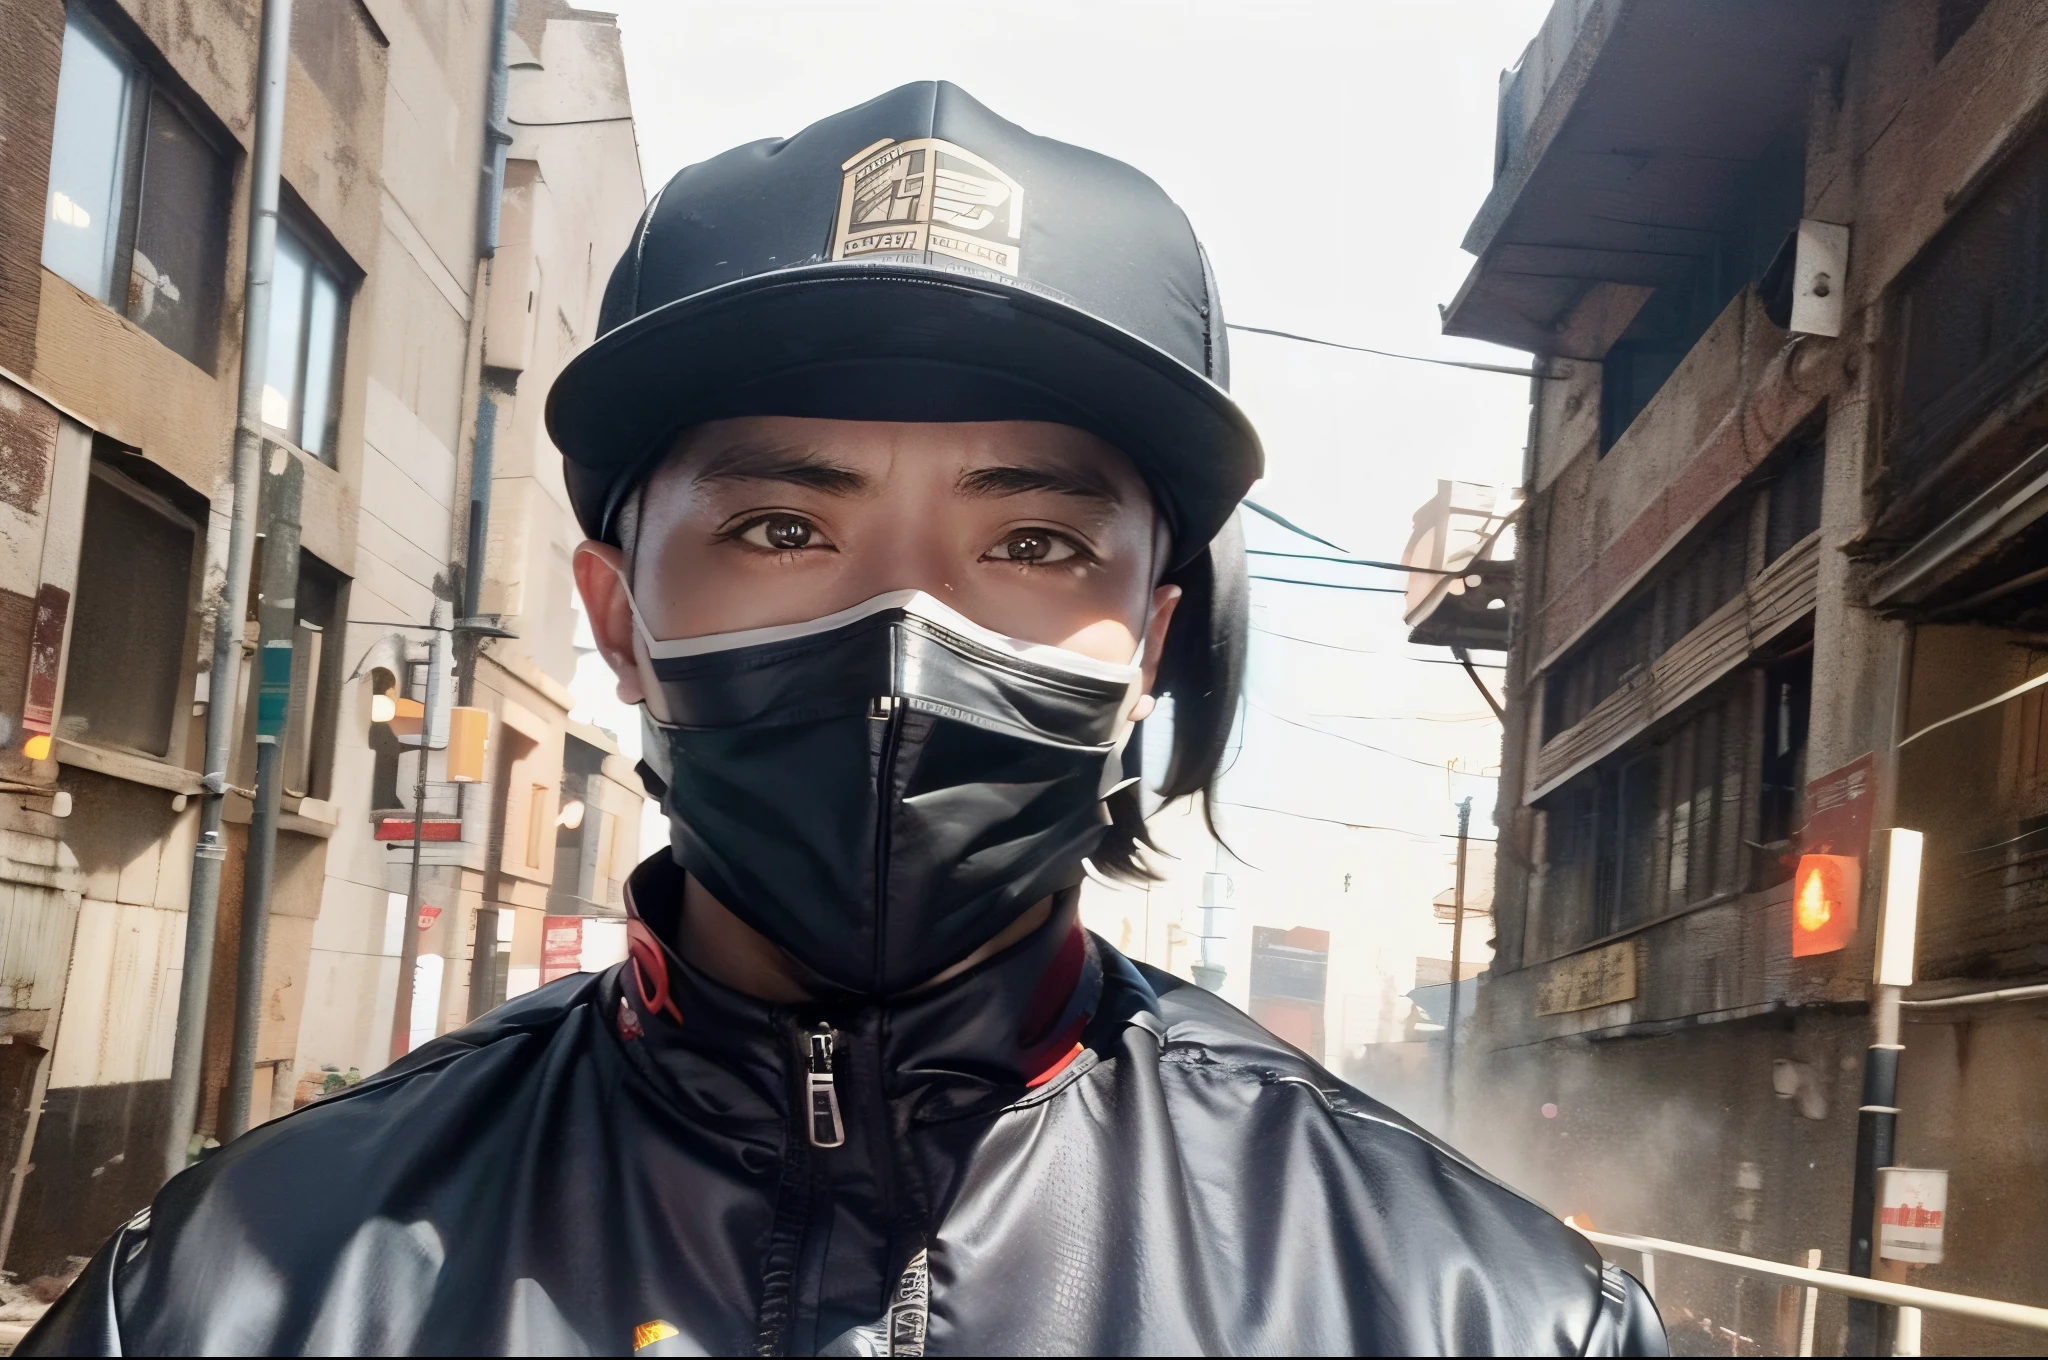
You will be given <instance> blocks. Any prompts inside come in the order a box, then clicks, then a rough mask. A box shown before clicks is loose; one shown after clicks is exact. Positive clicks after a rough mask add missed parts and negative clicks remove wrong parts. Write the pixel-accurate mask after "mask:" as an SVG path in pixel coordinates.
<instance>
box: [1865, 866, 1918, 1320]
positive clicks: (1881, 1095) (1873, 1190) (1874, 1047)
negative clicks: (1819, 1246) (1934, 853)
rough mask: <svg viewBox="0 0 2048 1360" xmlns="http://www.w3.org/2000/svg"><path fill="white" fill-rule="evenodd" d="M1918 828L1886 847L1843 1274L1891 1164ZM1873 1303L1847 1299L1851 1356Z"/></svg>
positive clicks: (1873, 1315)
mask: <svg viewBox="0 0 2048 1360" xmlns="http://www.w3.org/2000/svg"><path fill="white" fill-rule="evenodd" d="M1922 848H1923V838H1922V836H1921V834H1920V833H1919V832H1918V831H1908V830H1906V829H1904V828H1903V827H1894V828H1893V829H1892V832H1891V837H1890V843H1889V844H1888V845H1887V846H1886V847H1885V873H1884V905H1883V908H1882V910H1881V912H1880V914H1879V916H1878V922H1877V970H1876V977H1875V978H1874V983H1875V988H1874V991H1873V993H1872V995H1871V1001H1870V1015H1871V1039H1870V1049H1869V1052H1868V1053H1867V1055H1866V1056H1865V1058H1864V1060H1863V1105H1862V1107H1861V1108H1860V1109H1859V1110H1858V1111H1857V1115H1856V1177H1855V1181H1854V1184H1853V1187H1852V1189H1851V1191H1850V1210H1849V1212H1850V1221H1849V1273H1850V1274H1851V1275H1863V1276H1868V1275H1869V1274H1870V1273H1871V1267H1872V1264H1873V1262H1874V1257H1875V1252H1874V1251H1873V1250H1872V1244H1873V1240H1874V1239H1875V1238H1876V1236H1877V1173H1878V1168H1879V1167H1884V1166H1890V1165H1891V1164H1892V1149H1893V1142H1894V1139H1895V1137H1896V1135H1897V1132H1898V1123H1899V1108H1898V1099H1899V1055H1900V1054H1902V1053H1904V1052H1905V1045H1904V1044H1901V1043H1900V1042H1899V997H1900V993H1902V992H1903V991H1904V990H1905V989H1906V988H1908V987H1910V986H1912V985H1913V945H1914V940H1915V937H1916V935H1917V933H1918V924H1919V919H1920V857H1921V851H1922ZM1878 1307H1879V1305H1877V1304H1875V1303H1872V1302H1870V1301H1869V1300H1867V1299H1852V1300H1850V1302H1849V1345H1848V1353H1849V1354H1850V1355H1876V1354H1877V1349H1878V1348H1877V1334H1878V1317H1879V1314H1878Z"/></svg>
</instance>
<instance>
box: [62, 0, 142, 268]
mask: <svg viewBox="0 0 2048 1360" xmlns="http://www.w3.org/2000/svg"><path fill="white" fill-rule="evenodd" d="M135 86H136V78H135V70H134V68H133V67H132V66H130V65H129V64H128V60H127V58H126V57H123V56H122V55H121V54H120V53H119V52H118V51H116V50H115V49H114V48H113V47H112V46H110V45H109V44H108V43H107V41H106V39H105V38H103V37H101V36H100V34H99V33H98V32H97V31H95V30H94V29H93V28H92V27H91V26H90V25H89V24H82V23H80V22H78V21H77V19H76V18H75V17H74V18H73V19H72V20H70V21H69V22H67V23H66V24H65V26H64V57H63V65H62V67H61V68H60V69H59V71H58V74H57V127H56V134H55V136H54V137H52V138H51V142H50V195H49V201H48V216H46V217H45V218H44V220H43V264H44V266H45V267H46V268H48V269H49V270H50V271H51V272H52V273H55V274H59V275H61V276H63V277H64V278H66V279H68V280H70V281H71V282H72V283H73V284H75V285H77V286H78V287H79V288H81V289H83V290H84V291H85V292H88V293H90V294H92V295H93V296H94V297H96V298H98V299H99V300H100V301H102V302H107V301H110V300H112V298H113V295H114V289H113V285H114V265H115V255H116V254H117V251H118V247H119V243H120V227H121V200H122V196H123V193H124V189H125V185H126V183H127V159H128V155H127V152H128V120H129V117H130V105H131V104H132V103H133V101H134V97H135Z"/></svg>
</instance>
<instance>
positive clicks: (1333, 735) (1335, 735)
mask: <svg viewBox="0 0 2048 1360" xmlns="http://www.w3.org/2000/svg"><path fill="white" fill-rule="evenodd" d="M1245 702H1246V703H1247V704H1249V705H1250V706H1251V707H1253V708H1256V709H1257V710H1259V712H1261V713H1264V714H1265V715H1266V716H1267V717H1269V718H1272V719H1274V720H1275V721H1277V722H1284V723H1286V724H1287V725H1288V726H1289V727H1299V728H1300V729H1302V730H1303V731H1304V732H1314V733H1316V734H1317V735H1318V736H1324V737H1329V738H1330V739H1331V740H1333V741H1342V742H1349V743H1350V744H1351V745H1353V746H1363V747H1364V748H1365V749H1366V750H1368V751H1377V752H1379V753H1380V754H1381V755H1383V756H1392V757H1393V758H1394V759H1396V760H1405V761H1407V762H1408V763H1409V764H1411V765H1422V766H1426V767H1427V768H1429V769H1432V770H1441V769H1443V768H1444V767H1443V766H1442V765H1441V764H1439V763H1437V762H1436V761H1434V760H1424V759H1422V758H1421V757H1420V756H1411V755H1404V754H1403V753H1401V752H1400V751H1389V750H1388V749H1387V748H1386V747H1384V746H1375V745H1373V744H1372V743H1371V742H1369V741H1360V740H1359V739H1358V738H1356V737H1347V736H1345V735H1344V734H1343V733H1342V732H1332V731H1331V730H1330V729H1329V728H1327V727H1317V726H1316V725H1315V724H1314V723H1305V722H1298V721H1296V720H1295V719H1293V718H1290V717H1288V716H1287V715H1286V714H1284V713H1280V712H1278V711H1276V710H1274V709H1270V708H1267V707H1266V706H1265V705H1264V704H1262V703H1260V702H1258V701H1257V700H1256V699H1247V700H1246V701H1245ZM1471 777H1472V778H1474V779H1498V778H1500V776H1499V775H1497V774H1474V775H1472V776H1471Z"/></svg>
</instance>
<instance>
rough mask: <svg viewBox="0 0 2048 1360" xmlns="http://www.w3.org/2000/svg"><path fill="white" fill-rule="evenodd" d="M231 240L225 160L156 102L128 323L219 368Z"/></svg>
mask: <svg viewBox="0 0 2048 1360" xmlns="http://www.w3.org/2000/svg"><path fill="white" fill-rule="evenodd" d="M227 234H228V175H227V166H226V164H225V162H224V161H223V160H222V158H221V156H220V155H219V154H218V153H217V152H216V151H215V150H214V149H213V147H212V145H211V144H209V143H208V142H207V141H206V139H205V138H203V137H201V136H200V135H199V133H198V131H197V130H196V129H195V128H194V127H193V126H192V124H191V123H190V122H188V121H187V120H186V118H185V116H184V115H183V114H181V113H179V112H178V111H177V110H176V109H175V108H173V107H172V106H171V105H170V104H169V103H168V102H167V101H166V100H165V99H164V98H163V96H161V95H157V96H155V97H153V98H152V99H151V100H150V109H149V131H148V134H147V136H146V138H145V139H144V142H143V158H142V203H141V210H140V212H139V214H138V216H137V220H136V224H135V253H134V256H133V258H132V262H131V266H130V273H129V281H128V316H129V319H130V320H132V321H134V322H135V324H136V325H138V326H140V327H142V329H144V330H146V331H148V332H149V333H150V334H151V335H154V336H155V337H156V338H157V339H159V340H161V341H163V342H164V343H165V344H166V345H168V346H170V347H171V348H172V349H174V350H176V351H177V352H178V353H180V354H182V355H184V356H185V357H186V358H187V359H190V360H191V361H192V362H193V363H195V364H197V365H199V366H200V367H201V368H204V369H207V370H208V371H211V370H212V368H213V359H214V347H215V341H216V340H217V338H218V336H219V332H220V300H221V291H222V290H221V275H222V268H223V265H224V262H225V258H226V251H227Z"/></svg>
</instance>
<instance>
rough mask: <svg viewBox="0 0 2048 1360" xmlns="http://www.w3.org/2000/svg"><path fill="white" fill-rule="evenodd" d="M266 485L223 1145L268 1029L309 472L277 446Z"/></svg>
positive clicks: (239, 1124)
mask: <svg viewBox="0 0 2048 1360" xmlns="http://www.w3.org/2000/svg"><path fill="white" fill-rule="evenodd" d="M272 448H273V452H272V454H271V460H272V461H271V467H270V471H269V473H268V475H267V476H266V477H265V478H264V483H265V486H264V493H265V494H264V497H263V577H262V586H263V589H262V594H261V597H260V600H259V602H258V604H257V606H256V663H257V688H256V800H255V807H254V809H253V810H252V811H251V813H250V816H249V853H248V857H247V860H246V865H245V867H244V869H243V872H242V939H241V949H240V951H239V954H238V957H237V959H236V968H235V1029H234V1043H233V1046H232V1048H231V1049H230V1053H231V1056H230V1058H229V1060H228V1089H227V1098H226V1100H225V1101H224V1102H223V1103H222V1106H221V1112H220V1119H219V1121H218V1128H217V1129H216V1132H215V1136H216V1137H218V1138H219V1139H220V1141H221V1142H223V1143H226V1142H228V1141H229V1140H230V1139H234V1138H239V1137H241V1136H242V1133H243V1132H244V1131H245V1130H246V1129H247V1128H248V1127H249V1096H250V1090H251V1088H252V1087H253V1086H254V1085H255V1081H256V1032H257V1030H258V1028H259V1027H260V1026H261V1025H262V1022H263V963H264V959H265V957H266V955H267V953H268V946H269V942H270V888H271V882H272V880H273V879H274V877H275V875H276V867H277V816H278V797H279V795H280V794H281V793H282V792H283V786H284V737H285V731H286V729H287V728H288V727H289V726H290V725H291V704H292V644H293V642H294V641H295V639H296V635H297V630H298V623H299V611H298V598H297V597H298V590H299V505H300V500H301V498H302V495H303V491H304V487H305V481H306V470H305V468H304V467H303V466H302V465H301V464H300V462H299V460H298V459H297V458H296V457H294V456H293V455H292V453H291V452H290V451H289V450H287V449H283V448H278V447H276V446H274V445H273V446H272Z"/></svg>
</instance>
